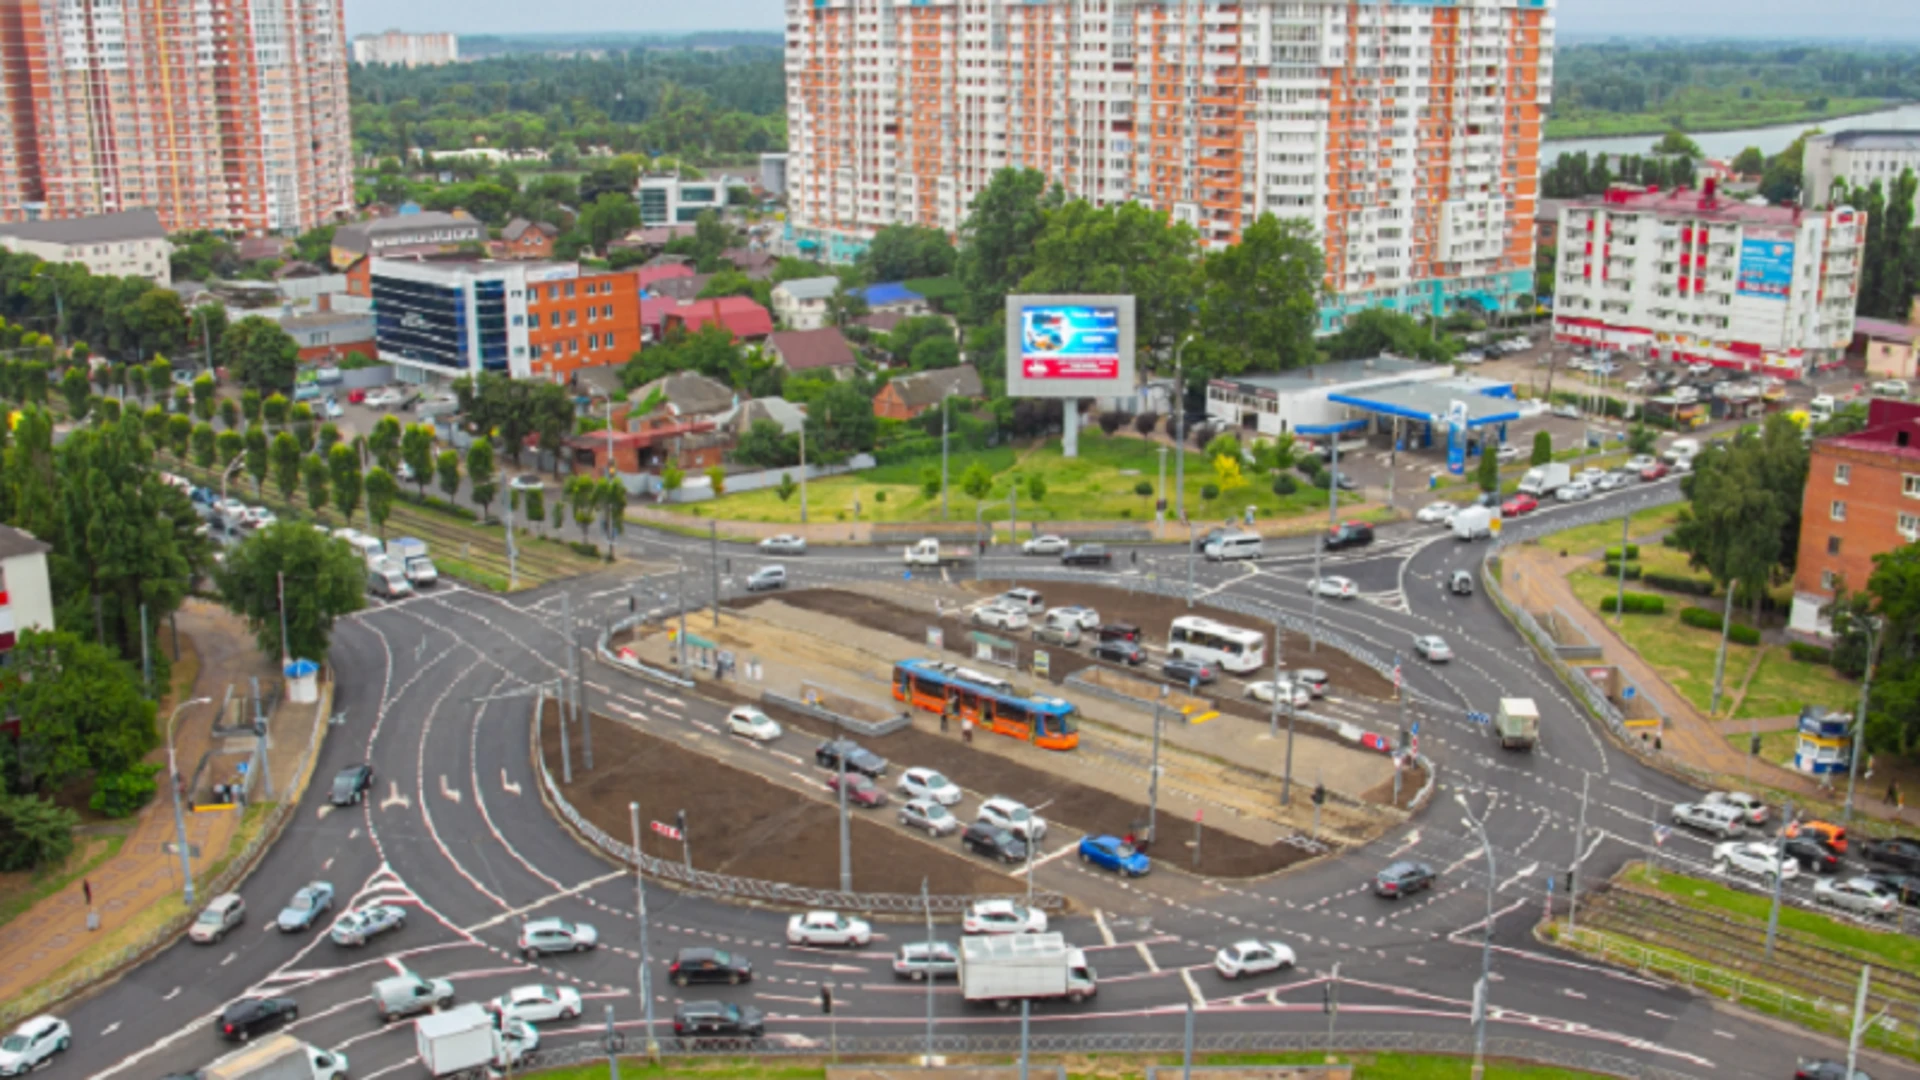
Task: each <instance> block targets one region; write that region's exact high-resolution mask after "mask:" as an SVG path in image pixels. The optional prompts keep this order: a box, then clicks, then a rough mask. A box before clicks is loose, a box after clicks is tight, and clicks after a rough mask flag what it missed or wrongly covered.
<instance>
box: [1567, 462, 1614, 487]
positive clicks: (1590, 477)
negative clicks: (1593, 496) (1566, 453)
mask: <svg viewBox="0 0 1920 1080" xmlns="http://www.w3.org/2000/svg"><path fill="white" fill-rule="evenodd" d="M1605 475H1607V470H1605V469H1597V468H1594V467H1593V466H1591V465H1589V466H1588V467H1586V468H1584V469H1581V470H1580V471H1579V472H1578V473H1575V474H1574V477H1573V478H1574V479H1575V480H1579V481H1581V482H1582V483H1585V484H1587V485H1589V486H1591V485H1593V484H1597V483H1599V482H1600V478H1601V477H1603V476H1605Z"/></svg>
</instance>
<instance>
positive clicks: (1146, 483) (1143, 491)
mask: <svg viewBox="0 0 1920 1080" xmlns="http://www.w3.org/2000/svg"><path fill="white" fill-rule="evenodd" d="M1133 493H1134V494H1135V495H1151V494H1153V481H1151V480H1142V481H1140V482H1139V483H1137V484H1135V485H1133Z"/></svg>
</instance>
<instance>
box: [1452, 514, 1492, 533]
mask: <svg viewBox="0 0 1920 1080" xmlns="http://www.w3.org/2000/svg"><path fill="white" fill-rule="evenodd" d="M1452 526H1453V535H1454V536H1456V537H1459V538H1460V539H1462V540H1479V539H1482V538H1484V537H1488V536H1492V535H1493V508H1492V507H1490V506H1468V507H1463V508H1462V509H1460V510H1459V511H1457V512H1455V513H1454V515H1453V518H1452Z"/></svg>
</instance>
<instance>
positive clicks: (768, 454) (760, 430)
mask: <svg viewBox="0 0 1920 1080" xmlns="http://www.w3.org/2000/svg"><path fill="white" fill-rule="evenodd" d="M733 458H734V460H735V461H738V462H739V463H741V464H742V465H752V466H755V467H757V468H762V469H773V468H779V467H781V466H783V465H791V464H793V463H794V462H796V461H798V460H799V459H800V441H799V440H798V439H797V438H795V437H794V436H792V435H788V434H787V433H786V432H785V431H784V430H783V429H782V428H781V427H780V425H779V423H777V422H776V421H773V420H755V421H754V422H753V423H752V424H751V425H749V426H748V427H747V430H746V431H745V432H744V433H743V434H742V435H741V436H740V440H739V442H737V443H735V444H734V448H733Z"/></svg>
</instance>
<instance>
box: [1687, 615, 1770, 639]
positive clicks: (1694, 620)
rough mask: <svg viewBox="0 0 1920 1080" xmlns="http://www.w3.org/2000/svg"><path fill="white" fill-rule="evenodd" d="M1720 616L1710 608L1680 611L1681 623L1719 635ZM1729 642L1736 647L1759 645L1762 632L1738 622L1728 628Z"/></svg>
mask: <svg viewBox="0 0 1920 1080" xmlns="http://www.w3.org/2000/svg"><path fill="white" fill-rule="evenodd" d="M1720 614H1721V613H1720V612H1718V611H1714V610H1712V609H1710V608H1703V607H1697V606H1688V607H1684V608H1681V609H1680V621H1681V622H1683V623H1686V624H1687V625H1688V626H1693V627H1698V628H1700V629H1702V630H1711V631H1713V632H1714V633H1716V634H1717V633H1719V632H1720ZM1727 640H1728V641H1731V642H1733V643H1734V644H1735V645H1758V644H1760V631H1759V630H1757V629H1755V628H1754V627H1751V626H1748V625H1747V624H1746V623H1743V622H1736V623H1733V624H1732V625H1730V626H1728V627H1727Z"/></svg>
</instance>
